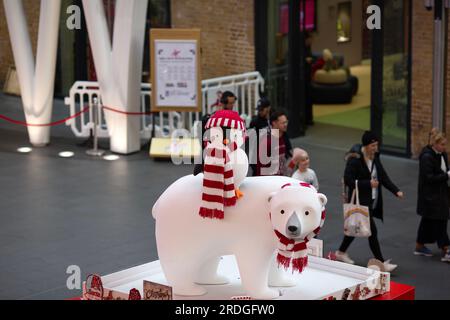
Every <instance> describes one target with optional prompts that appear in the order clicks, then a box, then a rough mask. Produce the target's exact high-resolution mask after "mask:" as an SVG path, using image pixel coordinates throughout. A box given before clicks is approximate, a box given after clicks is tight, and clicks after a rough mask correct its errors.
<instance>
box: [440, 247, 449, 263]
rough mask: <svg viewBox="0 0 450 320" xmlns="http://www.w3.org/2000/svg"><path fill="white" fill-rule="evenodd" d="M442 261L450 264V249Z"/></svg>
mask: <svg viewBox="0 0 450 320" xmlns="http://www.w3.org/2000/svg"><path fill="white" fill-rule="evenodd" d="M441 261H442V262H450V249H449V250H447V253H446V254H445V255H444V256H442V258H441Z"/></svg>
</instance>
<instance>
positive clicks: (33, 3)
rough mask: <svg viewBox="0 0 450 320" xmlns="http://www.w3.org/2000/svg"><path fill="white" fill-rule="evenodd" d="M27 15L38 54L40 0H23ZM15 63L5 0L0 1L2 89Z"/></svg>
mask: <svg viewBox="0 0 450 320" xmlns="http://www.w3.org/2000/svg"><path fill="white" fill-rule="evenodd" d="M23 6H24V10H25V15H26V17H27V22H28V30H29V31H30V38H31V43H32V46H33V54H34V55H35V54H36V45H37V36H38V29H39V7H40V1H38V0H23ZM10 65H14V57H13V53H12V49H11V42H10V38H9V32H8V26H7V23H6V16H5V8H4V6H3V1H2V2H1V3H0V89H1V88H3V83H4V81H5V78H6V73H7V72H8V67H9V66H10Z"/></svg>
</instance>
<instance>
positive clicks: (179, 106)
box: [150, 29, 202, 112]
mask: <svg viewBox="0 0 450 320" xmlns="http://www.w3.org/2000/svg"><path fill="white" fill-rule="evenodd" d="M150 46H151V48H150V52H151V59H150V60H151V82H152V103H151V109H152V111H178V112H183V111H185V112H188V111H195V112H200V111H201V97H202V96H201V72H200V70H201V66H200V30H198V29H153V30H151V33H150Z"/></svg>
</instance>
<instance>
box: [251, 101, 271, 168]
mask: <svg viewBox="0 0 450 320" xmlns="http://www.w3.org/2000/svg"><path fill="white" fill-rule="evenodd" d="M256 108H257V110H258V114H257V115H256V116H254V117H253V118H252V121H251V122H250V127H249V135H254V137H255V139H250V140H249V142H250V141H251V142H252V144H253V145H250V146H249V154H250V159H251V161H250V168H252V175H253V176H256V163H257V157H258V155H259V141H260V139H261V138H262V137H261V134H265V135H268V134H270V120H269V119H270V110H271V106H270V100H269V99H267V98H266V97H263V98H261V99H259V101H258V104H257V107H256Z"/></svg>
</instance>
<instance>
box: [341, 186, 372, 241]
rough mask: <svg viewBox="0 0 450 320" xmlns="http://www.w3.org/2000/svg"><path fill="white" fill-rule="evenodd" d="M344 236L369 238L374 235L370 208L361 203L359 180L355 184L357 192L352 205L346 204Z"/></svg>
mask: <svg viewBox="0 0 450 320" xmlns="http://www.w3.org/2000/svg"><path fill="white" fill-rule="evenodd" d="M355 198H356V199H355ZM355 200H356V203H355ZM344 234H345V235H346V236H349V237H359V238H367V237H370V236H371V235H372V232H371V231H370V216H369V207H366V206H362V205H361V204H360V203H359V191H358V180H356V182H355V190H353V193H352V198H351V200H350V203H344Z"/></svg>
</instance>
